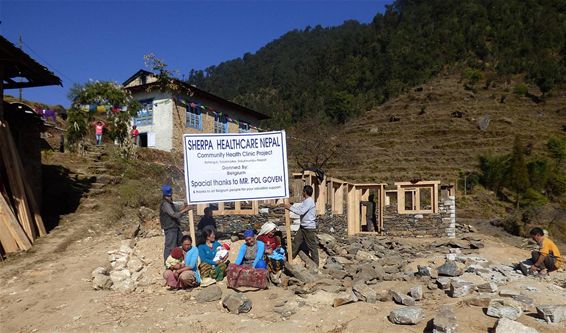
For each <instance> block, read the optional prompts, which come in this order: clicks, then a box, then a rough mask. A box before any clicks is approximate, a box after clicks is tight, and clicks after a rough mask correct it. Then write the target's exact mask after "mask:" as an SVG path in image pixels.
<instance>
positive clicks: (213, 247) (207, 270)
mask: <svg viewBox="0 0 566 333" xmlns="http://www.w3.org/2000/svg"><path fill="white" fill-rule="evenodd" d="M202 238H203V239H202V240H200V242H199V243H201V244H200V245H199V246H198V254H199V257H200V265H199V266H198V269H199V271H200V274H201V276H202V278H207V277H210V278H213V279H215V280H216V281H222V280H223V279H224V276H225V274H226V268H227V267H228V264H229V262H228V258H224V259H218V260H216V261H214V257H215V256H216V251H217V249H218V248H219V247H220V248H221V246H222V245H221V244H220V243H219V242H218V241H216V234H215V232H214V229H213V228H212V227H211V226H206V227H205V228H204V229H202Z"/></svg>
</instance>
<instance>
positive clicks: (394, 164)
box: [327, 73, 566, 183]
mask: <svg viewBox="0 0 566 333" xmlns="http://www.w3.org/2000/svg"><path fill="white" fill-rule="evenodd" d="M520 81H521V80H520V79H517V81H516V82H515V81H509V82H507V83H492V84H491V85H490V88H487V89H486V88H485V82H479V83H477V84H476V85H475V88H473V89H472V88H471V87H469V86H468V88H466V87H465V82H464V81H463V80H462V79H461V75H460V74H454V73H451V74H443V75H441V76H439V77H437V78H436V79H434V80H432V81H430V82H429V83H428V84H425V85H422V86H420V87H417V88H415V89H413V90H411V91H410V92H408V93H406V94H404V95H401V96H400V97H398V98H395V99H392V100H390V101H389V102H387V103H385V104H384V105H382V106H380V107H379V108H377V109H374V110H371V111H368V112H366V113H365V114H364V115H362V116H361V117H359V118H358V119H356V120H354V121H352V122H350V123H348V124H346V125H345V126H344V128H343V130H342V131H341V133H337V134H338V135H340V136H342V137H343V138H344V143H345V144H346V145H347V146H349V147H352V148H351V149H349V153H348V156H347V158H345V159H344V161H345V162H338V161H337V162H335V163H334V164H333V165H330V167H329V168H328V170H327V172H328V173H329V174H331V175H333V176H336V177H341V178H344V179H347V180H350V181H365V182H367V181H380V182H383V181H387V182H390V183H391V182H393V181H400V180H408V179H417V178H420V179H440V180H442V181H444V182H448V181H452V182H454V181H455V180H456V179H457V177H458V174H459V172H460V171H465V170H473V169H474V168H476V167H477V165H478V156H479V155H481V154H486V153H503V152H510V150H511V146H512V144H513V139H514V137H515V135H516V134H520V135H521V136H522V138H523V142H524V143H525V144H526V145H532V149H533V151H535V152H542V151H543V149H544V145H545V144H546V141H547V140H548V138H549V137H550V136H551V135H556V136H564V135H566V132H565V131H564V129H563V126H566V91H564V90H562V91H559V92H554V93H553V96H550V97H548V98H547V99H546V101H545V102H539V103H538V104H537V103H535V101H533V98H529V97H525V96H519V95H518V94H515V93H514V87H515V85H516V83H518V82H520ZM529 91H530V92H531V93H533V94H536V93H535V91H534V88H532V87H529ZM535 99H536V98H535ZM458 115H461V118H459V117H457V116H458ZM487 117H489V126H488V127H487V129H486V130H485V131H482V130H481V129H480V127H479V122H480V119H482V118H487ZM391 118H397V119H398V121H392V120H393V119H391ZM337 160H339V159H337Z"/></svg>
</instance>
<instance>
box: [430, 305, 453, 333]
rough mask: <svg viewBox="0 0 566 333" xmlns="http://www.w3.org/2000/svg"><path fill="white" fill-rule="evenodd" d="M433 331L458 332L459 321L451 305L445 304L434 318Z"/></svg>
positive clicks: (436, 332)
mask: <svg viewBox="0 0 566 333" xmlns="http://www.w3.org/2000/svg"><path fill="white" fill-rule="evenodd" d="M432 325H433V329H432V332H433V333H456V331H457V329H458V321H457V320H456V315H455V314H454V311H453V310H452V308H451V307H450V306H447V305H443V306H441V307H440V309H439V310H438V313H437V314H436V316H435V317H434V319H433V320H432Z"/></svg>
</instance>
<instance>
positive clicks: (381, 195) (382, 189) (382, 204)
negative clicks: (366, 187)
mask: <svg viewBox="0 0 566 333" xmlns="http://www.w3.org/2000/svg"><path fill="white" fill-rule="evenodd" d="M384 210H385V186H383V185H381V187H380V188H379V233H380V234H381V235H383V214H384Z"/></svg>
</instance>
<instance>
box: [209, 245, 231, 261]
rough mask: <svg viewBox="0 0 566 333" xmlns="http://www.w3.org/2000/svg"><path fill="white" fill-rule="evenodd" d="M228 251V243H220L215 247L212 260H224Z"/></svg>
mask: <svg viewBox="0 0 566 333" xmlns="http://www.w3.org/2000/svg"><path fill="white" fill-rule="evenodd" d="M229 253H230V245H229V244H228V243H224V244H222V246H219V247H217V248H216V255H215V256H214V259H213V261H224V260H225V259H226V258H228V254H229Z"/></svg>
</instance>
